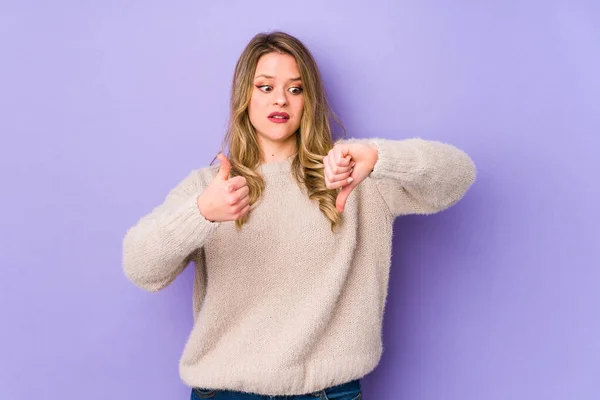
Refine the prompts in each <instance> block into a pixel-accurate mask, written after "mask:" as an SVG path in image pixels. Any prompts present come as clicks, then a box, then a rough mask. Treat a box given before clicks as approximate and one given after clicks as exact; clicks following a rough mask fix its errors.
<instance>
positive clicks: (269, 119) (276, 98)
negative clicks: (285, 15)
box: [248, 53, 304, 144]
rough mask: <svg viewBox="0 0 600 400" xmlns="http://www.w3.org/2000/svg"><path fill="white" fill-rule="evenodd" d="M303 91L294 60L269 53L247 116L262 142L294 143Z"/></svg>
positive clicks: (257, 75)
mask: <svg viewBox="0 0 600 400" xmlns="http://www.w3.org/2000/svg"><path fill="white" fill-rule="evenodd" d="M302 92H303V90H302V81H301V80H300V72H299V71H298V65H297V64H296V60H295V59H294V57H292V56H290V55H289V54H280V53H269V54H265V55H264V56H262V57H261V58H260V59H259V60H258V63H257V65H256V72H255V74H254V87H253V89H252V97H251V99H250V105H249V106H248V114H249V116H250V122H251V123H252V125H253V126H254V129H256V132H257V134H258V140H259V142H270V144H276V143H279V144H283V143H285V142H287V141H290V140H295V138H294V134H295V133H296V131H297V130H298V128H299V127H300V119H301V118H302V111H303V109H304V95H303V94H302ZM274 113H280V114H279V115H277V116H276V115H274Z"/></svg>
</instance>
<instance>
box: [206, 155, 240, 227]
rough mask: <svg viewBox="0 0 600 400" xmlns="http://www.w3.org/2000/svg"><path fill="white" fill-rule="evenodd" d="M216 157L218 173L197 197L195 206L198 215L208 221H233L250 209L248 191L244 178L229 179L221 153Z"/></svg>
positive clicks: (229, 165) (226, 164) (224, 158)
mask: <svg viewBox="0 0 600 400" xmlns="http://www.w3.org/2000/svg"><path fill="white" fill-rule="evenodd" d="M217 157H218V158H219V161H220V162H221V166H220V168H219V173H218V174H217V176H215V178H214V179H213V181H212V182H211V183H210V184H209V185H208V187H207V188H206V189H205V190H204V191H203V192H202V194H201V195H200V196H198V199H197V201H196V204H197V205H198V209H199V210H200V213H201V214H202V215H203V216H204V218H206V219H207V220H209V221H212V222H225V221H235V220H237V219H239V218H241V217H243V216H244V215H246V214H247V213H248V210H249V209H250V196H249V192H250V190H249V188H248V186H247V184H246V178H244V177H242V176H236V177H233V178H231V179H229V172H230V171H231V164H230V163H229V160H228V159H227V157H225V155H223V154H222V153H221V154H219V155H218V156H217Z"/></svg>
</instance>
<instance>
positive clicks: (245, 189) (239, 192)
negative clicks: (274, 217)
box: [235, 185, 250, 199]
mask: <svg viewBox="0 0 600 400" xmlns="http://www.w3.org/2000/svg"><path fill="white" fill-rule="evenodd" d="M249 193H250V188H249V187H248V186H245V185H244V186H242V187H241V188H239V189H238V190H236V191H235V195H236V196H237V197H238V198H239V199H243V198H244V197H246V196H248V194H249Z"/></svg>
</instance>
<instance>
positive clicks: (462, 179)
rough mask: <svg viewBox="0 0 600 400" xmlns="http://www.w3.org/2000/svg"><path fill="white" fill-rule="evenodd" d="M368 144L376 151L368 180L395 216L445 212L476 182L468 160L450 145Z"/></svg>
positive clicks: (424, 142)
mask: <svg viewBox="0 0 600 400" xmlns="http://www.w3.org/2000/svg"><path fill="white" fill-rule="evenodd" d="M367 142H368V143H371V144H374V145H375V146H376V148H377V161H376V162H375V166H374V167H373V171H372V172H371V174H370V177H371V178H372V179H373V180H374V181H375V182H376V185H377V188H378V189H379V192H380V193H381V196H382V197H383V199H384V201H385V203H386V204H387V206H388V208H389V210H390V212H391V214H392V215H394V216H399V215H405V214H432V213H435V212H439V211H442V210H445V209H447V208H449V207H450V206H452V205H454V204H455V203H457V202H458V201H459V200H460V199H461V198H462V197H463V196H464V195H465V193H466V192H467V190H468V189H469V187H470V186H471V185H472V184H473V182H474V181H475V177H476V168H475V164H474V163H473V161H472V160H471V158H470V157H469V156H468V155H467V154H466V153H465V152H464V151H462V150H460V149H458V148H456V147H454V146H452V145H450V144H445V143H441V142H437V141H430V140H423V139H419V138H413V139H405V140H389V139H378V138H374V139H369V140H367Z"/></svg>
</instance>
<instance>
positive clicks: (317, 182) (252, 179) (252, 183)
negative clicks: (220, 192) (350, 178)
mask: <svg viewBox="0 0 600 400" xmlns="http://www.w3.org/2000/svg"><path fill="white" fill-rule="evenodd" d="M273 52H277V53H282V54H289V55H291V56H292V57H294V59H295V60H296V63H297V65H298V69H299V71H300V77H301V79H302V87H303V94H302V95H303V96H304V110H303V113H302V118H301V120H300V127H299V129H298V131H297V132H296V134H295V135H296V144H297V149H298V152H297V155H296V157H294V159H293V161H292V174H293V176H294V178H295V180H296V181H297V182H298V184H303V185H304V187H305V188H306V192H307V194H308V196H309V198H310V199H311V200H312V199H316V200H318V202H319V209H320V210H321V212H322V213H323V214H324V215H325V216H326V217H327V218H328V219H329V221H330V223H331V230H332V231H333V230H334V228H335V226H336V225H337V224H338V223H339V222H340V221H341V214H340V213H339V212H338V211H337V210H336V208H335V199H336V196H337V193H338V191H337V190H335V189H328V188H327V187H326V186H325V180H324V174H323V173H324V170H323V158H324V157H325V156H326V155H327V153H328V152H329V150H330V149H331V148H332V147H333V136H332V131H331V125H330V118H331V119H332V120H333V121H335V122H336V123H337V124H338V125H339V126H340V127H341V129H342V131H343V132H344V134H345V129H344V127H343V125H342V124H341V122H340V121H339V119H338V118H337V116H336V115H335V113H334V112H333V111H332V110H331V108H330V107H329V103H328V101H327V95H326V92H325V89H324V87H323V82H322V79H321V74H320V72H319V69H318V67H317V63H316V62H315V60H314V58H313V56H312V54H311V53H310V51H309V50H308V48H307V47H306V46H305V45H304V44H303V43H302V42H301V41H300V40H298V39H297V38H295V37H293V36H291V35H289V34H287V33H285V32H280V31H276V32H271V33H259V34H257V35H256V36H254V37H253V38H252V40H250V42H249V43H248V44H247V45H246V48H245V49H244V51H243V52H242V54H241V56H240V57H239V59H238V61H237V64H236V66H235V72H234V75H233V81H232V86H231V101H230V115H229V123H228V127H227V133H226V135H225V137H224V140H223V145H222V148H221V152H223V149H224V147H225V146H227V147H228V148H229V156H228V158H229V161H230V162H231V173H230V174H231V176H243V177H244V178H246V182H247V185H248V188H249V189H250V192H249V196H250V204H251V205H252V204H255V203H256V202H257V201H258V200H259V199H260V198H261V196H262V194H263V191H264V188H265V181H264V179H263V177H262V176H261V175H260V174H259V173H258V168H259V166H260V162H261V157H260V148H259V145H258V139H257V136H256V130H255V129H254V126H253V125H252V124H251V123H250V117H249V114H248V105H249V104H250V98H251V96H252V89H253V80H254V74H255V72H256V65H257V63H258V60H259V59H260V58H261V57H262V56H263V55H265V54H269V53H273ZM215 159H216V157H215ZM213 162H214V160H213ZM211 164H212V162H211ZM251 213H252V209H251V210H250V212H249V213H247V214H246V215H245V216H244V217H242V218H240V219H238V220H236V227H237V228H238V229H241V228H242V226H243V225H244V224H245V223H246V222H247V220H248V218H251Z"/></svg>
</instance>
